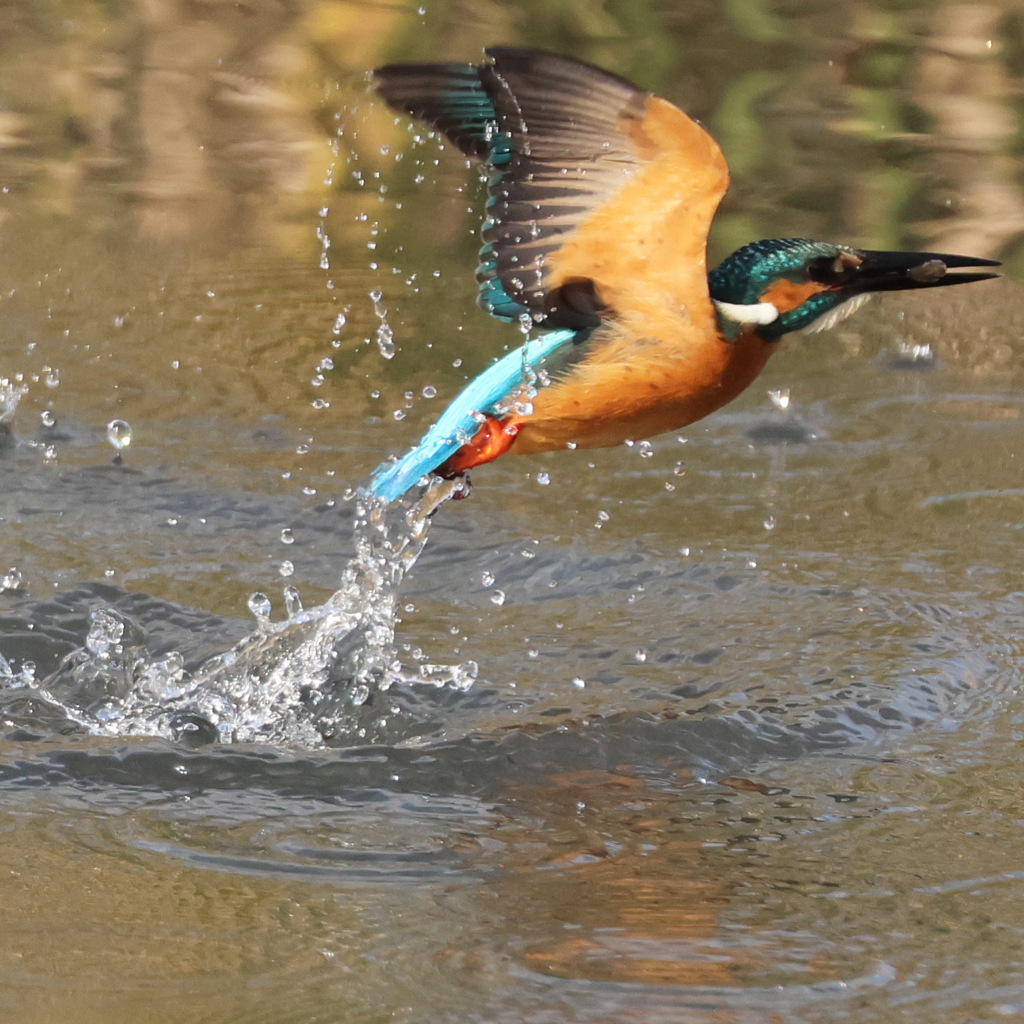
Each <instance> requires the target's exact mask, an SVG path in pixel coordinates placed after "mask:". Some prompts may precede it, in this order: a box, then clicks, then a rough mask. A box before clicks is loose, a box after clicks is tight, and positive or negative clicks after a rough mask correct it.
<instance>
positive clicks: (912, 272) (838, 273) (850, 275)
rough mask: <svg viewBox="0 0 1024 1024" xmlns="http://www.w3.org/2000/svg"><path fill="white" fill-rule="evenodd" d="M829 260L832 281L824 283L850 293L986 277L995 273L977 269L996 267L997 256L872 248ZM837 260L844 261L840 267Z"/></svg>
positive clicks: (939, 285)
mask: <svg viewBox="0 0 1024 1024" xmlns="http://www.w3.org/2000/svg"><path fill="white" fill-rule="evenodd" d="M844 256H845V254H844ZM832 262H833V264H834V266H833V268H831V273H830V274H829V275H828V276H831V277H832V281H830V282H827V283H829V284H830V285H831V286H832V287H834V288H838V289H839V290H840V291H844V292H849V293H850V294H852V295H859V294H863V293H865V292H898V291H905V290H906V289H909V288H941V287H942V286H943V285H947V284H966V283H967V282H968V281H987V280H989V279H990V278H993V277H998V276H999V275H998V274H993V273H990V272H988V271H979V270H978V269H977V268H979V267H998V266H999V261H998V260H982V259H977V258H975V257H973V256H949V255H946V254H944V253H937V252H874V251H872V250H870V249H868V250H863V249H862V250H858V251H857V253H856V256H855V257H854V256H852V255H851V256H849V257H847V258H846V259H843V258H842V257H840V259H838V260H835V261H832ZM839 263H843V264H844V265H843V266H841V267H840V266H839V265H838V264H839ZM951 270H952V271H953V272H952V273H951V272H950V271H951Z"/></svg>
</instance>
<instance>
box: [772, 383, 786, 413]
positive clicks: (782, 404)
mask: <svg viewBox="0 0 1024 1024" xmlns="http://www.w3.org/2000/svg"><path fill="white" fill-rule="evenodd" d="M768 397H769V398H770V399H771V403H772V405H774V406H775V408H776V409H778V410H779V411H780V412H785V411H786V410H787V409H788V408H789V388H772V389H771V390H770V391H769V392H768Z"/></svg>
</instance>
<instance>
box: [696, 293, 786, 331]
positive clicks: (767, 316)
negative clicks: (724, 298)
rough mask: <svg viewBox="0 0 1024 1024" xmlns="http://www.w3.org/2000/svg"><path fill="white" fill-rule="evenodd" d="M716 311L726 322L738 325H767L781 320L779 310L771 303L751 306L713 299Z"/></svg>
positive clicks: (753, 303) (757, 303)
mask: <svg viewBox="0 0 1024 1024" xmlns="http://www.w3.org/2000/svg"><path fill="white" fill-rule="evenodd" d="M711 301H712V302H714V304H715V309H717V310H718V312H719V314H720V315H721V316H724V317H725V319H726V320H732V321H733V323H737V324H758V325H759V326H762V327H763V326H764V325H765V324H770V323H774V322H775V321H776V320H778V319H779V310H778V308H777V307H776V306H773V305H772V304H771V303H770V302H752V303H750V304H749V305H746V304H744V303H740V302H719V301H718V299H712V300H711Z"/></svg>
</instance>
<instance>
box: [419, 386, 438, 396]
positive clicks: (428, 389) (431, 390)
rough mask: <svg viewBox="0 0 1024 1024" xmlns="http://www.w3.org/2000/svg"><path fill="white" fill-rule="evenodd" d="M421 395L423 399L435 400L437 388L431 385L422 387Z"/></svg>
mask: <svg viewBox="0 0 1024 1024" xmlns="http://www.w3.org/2000/svg"><path fill="white" fill-rule="evenodd" d="M421 394H422V395H423V397H424V398H436V397H437V388H435V387H434V385H433V384H427V385H425V386H424V388H423V391H422V392H421Z"/></svg>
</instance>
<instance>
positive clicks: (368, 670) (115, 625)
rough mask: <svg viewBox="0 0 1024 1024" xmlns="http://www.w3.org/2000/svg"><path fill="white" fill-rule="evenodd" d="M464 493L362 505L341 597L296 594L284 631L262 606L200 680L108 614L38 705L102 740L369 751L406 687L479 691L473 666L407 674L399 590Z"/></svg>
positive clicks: (452, 487) (39, 692)
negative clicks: (439, 519) (438, 516)
mask: <svg viewBox="0 0 1024 1024" xmlns="http://www.w3.org/2000/svg"><path fill="white" fill-rule="evenodd" d="M460 487H461V484H460V483H458V482H454V483H445V484H440V485H438V486H437V487H436V488H434V489H432V490H431V491H430V492H428V494H427V495H425V496H424V497H423V498H422V499H421V500H420V501H419V502H418V503H416V504H415V505H413V506H412V507H411V508H407V507H406V506H403V505H401V504H392V505H386V504H383V503H381V502H379V501H377V500H376V499H373V498H370V497H368V496H366V495H361V496H360V499H359V502H358V504H357V507H356V520H355V541H356V553H355V556H354V557H353V558H352V559H351V561H350V562H349V563H348V564H347V565H346V566H345V567H344V570H343V572H342V576H341V583H340V586H339V588H338V590H337V591H336V592H335V593H334V594H333V595H332V596H331V597H330V598H329V599H328V600H327V601H326V602H324V603H323V604H322V605H318V606H316V607H313V608H309V609H304V608H303V607H302V603H301V601H299V600H298V595H297V592H296V591H295V590H294V587H290V586H289V587H287V588H286V589H287V591H288V593H287V594H286V595H285V606H286V612H287V618H286V619H285V620H284V621H283V622H280V623H274V622H272V621H271V620H270V617H269V614H268V612H269V608H268V607H266V606H264V605H263V604H262V603H260V604H259V611H260V614H258V615H257V628H256V630H255V632H253V633H252V634H250V635H249V636H247V637H245V638H244V639H243V640H241V641H240V642H239V643H237V644H236V645H235V646H234V647H232V648H231V649H230V650H227V651H225V652H223V653H221V654H218V655H215V656H214V657H211V658H209V659H207V660H206V661H205V662H203V663H202V664H201V665H200V666H199V667H198V668H197V669H196V670H195V671H194V672H192V673H191V674H190V673H188V672H187V671H186V669H185V666H184V662H183V659H182V657H181V655H180V654H178V653H177V652H171V653H170V654H166V655H163V656H162V657H161V658H160V659H159V660H153V659H152V658H150V656H149V655H148V652H147V650H146V636H145V633H144V631H143V630H142V629H141V628H140V627H139V626H138V625H137V624H135V623H134V622H132V621H131V620H130V619H129V618H127V617H126V616H124V615H123V614H121V613H119V612H117V611H115V610H113V609H99V610H97V611H94V612H93V614H92V626H91V629H90V631H89V635H88V637H87V638H86V641H85V644H84V646H83V647H82V648H80V649H78V650H75V651H73V652H72V653H71V654H69V655H67V656H66V657H65V658H64V659H63V661H62V662H61V664H60V666H59V667H58V668H57V670H56V671H55V672H53V673H52V674H51V675H50V676H48V677H47V678H46V679H43V680H41V681H40V682H39V683H38V684H37V685H33V687H32V689H33V690H34V695H35V696H37V697H39V698H42V699H44V700H45V701H47V702H48V703H51V704H54V705H58V706H59V707H60V708H61V709H62V710H63V712H64V713H65V714H66V715H67V716H68V717H69V718H70V719H71V720H72V721H74V722H75V723H77V724H78V725H79V726H80V727H82V728H84V729H86V730H87V731H88V732H90V733H93V734H97V735H108V736H129V735H136V736H137V735H161V736H166V737H168V738H171V739H175V740H179V741H180V740H185V741H191V742H195V743H201V742H221V743H252V742H266V743H276V744H284V745H288V746H296V745H298V746H303V747H318V746H323V745H324V744H325V743H330V742H333V743H338V742H346V741H351V742H360V741H364V740H366V739H367V738H370V737H372V736H374V735H376V734H377V733H379V732H380V731H381V730H383V729H385V728H386V726H387V724H388V723H387V721H386V719H387V717H388V715H389V714H395V713H397V712H396V710H395V708H394V707H393V706H392V704H391V702H389V701H382V700H379V699H377V698H380V696H381V695H383V694H384V693H385V692H386V691H388V690H389V689H390V688H391V687H392V686H394V685H395V684H396V683H399V682H401V683H404V684H409V683H412V684H414V685H415V684H420V685H425V686H429V687H431V688H438V687H451V688H456V689H467V688H468V687H469V686H471V685H472V683H473V681H474V679H475V675H476V666H475V665H472V664H467V665H450V666H443V665H429V666H424V667H421V669H420V671H419V672H417V673H415V674H413V675H406V674H404V673H403V671H402V665H401V662H400V660H399V658H398V655H397V651H396V648H395V643H394V629H395V614H396V607H397V600H398V591H399V587H400V585H401V583H402V580H403V579H404V578H405V575H406V574H407V573H408V572H409V570H410V569H411V568H412V566H413V565H414V564H415V562H416V560H417V559H418V558H419V556H420V553H421V552H422V550H423V547H424V545H425V544H426V541H427V535H428V533H429V526H430V516H431V515H432V513H433V512H434V511H435V510H436V509H437V508H438V507H439V506H440V505H441V504H443V503H444V502H446V501H448V500H449V499H450V498H451V497H452V496H453V495H454V494H456V493H458V490H459V488H460ZM250 603H251V602H250ZM380 704H386V705H387V707H385V708H381V707H379V706H374V705H380Z"/></svg>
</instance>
